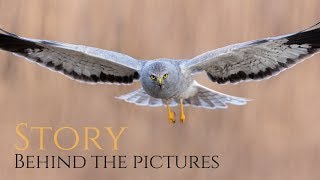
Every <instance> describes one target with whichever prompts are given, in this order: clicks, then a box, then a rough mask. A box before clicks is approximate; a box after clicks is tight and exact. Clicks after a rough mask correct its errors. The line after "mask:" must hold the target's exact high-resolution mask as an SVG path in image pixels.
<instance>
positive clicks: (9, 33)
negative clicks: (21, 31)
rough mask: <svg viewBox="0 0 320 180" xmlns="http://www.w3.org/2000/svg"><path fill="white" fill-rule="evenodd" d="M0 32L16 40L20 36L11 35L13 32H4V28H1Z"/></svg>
mask: <svg viewBox="0 0 320 180" xmlns="http://www.w3.org/2000/svg"><path fill="white" fill-rule="evenodd" d="M0 31H1V32H2V33H3V34H5V35H9V36H13V37H16V38H18V37H19V36H18V35H16V34H13V33H11V32H8V31H6V30H4V29H2V28H0Z"/></svg>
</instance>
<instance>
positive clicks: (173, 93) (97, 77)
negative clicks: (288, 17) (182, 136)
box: [0, 23, 320, 123]
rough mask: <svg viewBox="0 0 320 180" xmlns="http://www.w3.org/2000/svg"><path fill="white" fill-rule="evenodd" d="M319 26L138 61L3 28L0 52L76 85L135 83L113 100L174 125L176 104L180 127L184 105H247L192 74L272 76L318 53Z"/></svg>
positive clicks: (232, 79)
mask: <svg viewBox="0 0 320 180" xmlns="http://www.w3.org/2000/svg"><path fill="white" fill-rule="evenodd" d="M319 24H320V23H318V24H316V25H314V26H312V27H311V28H308V29H306V30H304V31H300V32H298V33H293V34H288V35H284V36H277V37H271V38H266V39H260V40H254V41H249V42H245V43H239V44H234V45H230V46H227V47H223V48H219V49H216V50H213V51H209V52H206V53H203V54H201V55H199V56H196V57H194V58H192V59H188V60H174V59H167V58H161V59H154V60H149V61H140V60H137V59H134V58H132V57H130V56H127V55H125V54H120V53H117V52H112V51H107V50H102V49H97V48H93V47H87V46H82V45H73V44H67V43H61V42H55V41H47V40H37V39H29V38H24V37H20V36H17V35H15V34H12V33H9V32H6V31H4V30H2V29H1V33H0V49H2V50H5V51H10V52H12V53H14V54H16V55H20V56H24V57H26V58H27V59H28V60H30V61H32V62H35V63H37V64H40V65H42V66H44V67H47V68H50V69H52V70H55V71H59V72H61V73H63V74H65V75H66V76H69V77H71V78H73V79H76V80H79V81H81V82H90V83H120V84H129V83H132V82H133V81H134V80H139V81H140V82H141V84H142V88H141V89H138V90H136V91H133V92H131V93H129V94H125V95H122V96H120V97H118V98H119V99H122V100H125V101H127V102H130V103H134V104H137V105H142V106H162V105H166V106H167V109H168V117H169V121H170V122H172V123H174V122H175V114H174V112H172V111H171V110H170V106H176V105H178V104H180V120H181V122H184V120H185V114H184V110H183V106H184V105H193V106H197V107H204V108H209V109H216V108H227V104H228V103H229V104H234V105H244V104H246V102H247V101H248V100H247V99H245V98H240V97H234V96H229V95H226V94H222V93H220V92H216V91H213V90H211V89H209V88H206V87H204V86H202V85H200V84H198V83H197V82H196V81H195V80H194V79H193V75H194V74H196V73H198V72H202V71H205V72H206V73H207V75H208V76H209V78H210V80H211V81H213V82H216V83H218V84H225V83H239V82H243V81H250V80H261V79H267V78H269V77H271V76H275V75H277V74H279V73H280V72H281V71H283V70H285V69H288V68H290V67H292V66H294V65H295V64H297V63H299V62H301V61H302V60H303V59H305V58H307V57H310V56H311V55H312V54H315V53H317V52H319V49H320V25H319Z"/></svg>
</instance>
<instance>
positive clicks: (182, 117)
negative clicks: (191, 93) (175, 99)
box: [180, 99, 186, 123]
mask: <svg viewBox="0 0 320 180" xmlns="http://www.w3.org/2000/svg"><path fill="white" fill-rule="evenodd" d="M185 120H186V116H185V115H184V110H183V100H182V99H180V121H181V122H182V123H183V122H184V121H185Z"/></svg>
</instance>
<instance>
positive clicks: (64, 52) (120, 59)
mask: <svg viewBox="0 0 320 180" xmlns="http://www.w3.org/2000/svg"><path fill="white" fill-rule="evenodd" d="M0 49H1V50H5V51H10V52H12V53H14V54H17V55H21V56H24V57H26V58H27V59H28V60H30V61H33V62H36V63H38V64H40V65H43V66H45V67H47V68H50V69H52V70H55V71H60V72H62V73H63V74H65V75H67V76H69V77H71V78H74V79H77V80H80V81H84V82H92V83H97V82H100V83H103V82H110V83H131V82H132V81H133V80H134V79H138V78H139V74H138V71H139V70H140V69H141V66H142V61H137V60H135V59H134V58H132V57H129V56H127V55H124V54H121V53H117V52H112V51H106V50H102V49H98V48H93V47H87V46H82V45H73V44H66V43H60V42H54V41H46V40H36V39H28V38H23V37H19V36H17V35H15V34H12V33H9V32H6V31H4V30H2V29H0Z"/></svg>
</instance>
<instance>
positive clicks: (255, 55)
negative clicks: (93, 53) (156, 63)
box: [181, 23, 320, 84]
mask: <svg viewBox="0 0 320 180" xmlns="http://www.w3.org/2000/svg"><path fill="white" fill-rule="evenodd" d="M319 49H320V24H319V23H318V24H316V25H315V26H313V27H311V28H309V29H307V30H304V31H301V32H298V33H295V34H289V35H284V36H278V37H272V38H266V39H261V40H255V41H250V42H245V43H240V44H235V45H231V46H227V47H224V48H220V49H217V50H213V51H209V52H206V53H204V54H201V55H199V56H197V57H195V58H193V59H191V60H188V61H184V62H182V63H181V68H182V69H184V70H189V71H191V72H192V73H195V72H199V71H206V72H207V74H208V76H209V78H210V79H211V80H212V81H214V82H217V83H219V84H224V83H229V82H231V83H238V82H241V81H248V80H260V79H266V78H269V77H271V76H275V75H277V74H279V73H280V72H281V71H283V70H285V69H288V68H290V67H292V66H294V65H295V64H297V63H299V62H301V61H302V60H304V59H305V58H307V57H310V56H311V55H313V54H315V53H318V52H319Z"/></svg>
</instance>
